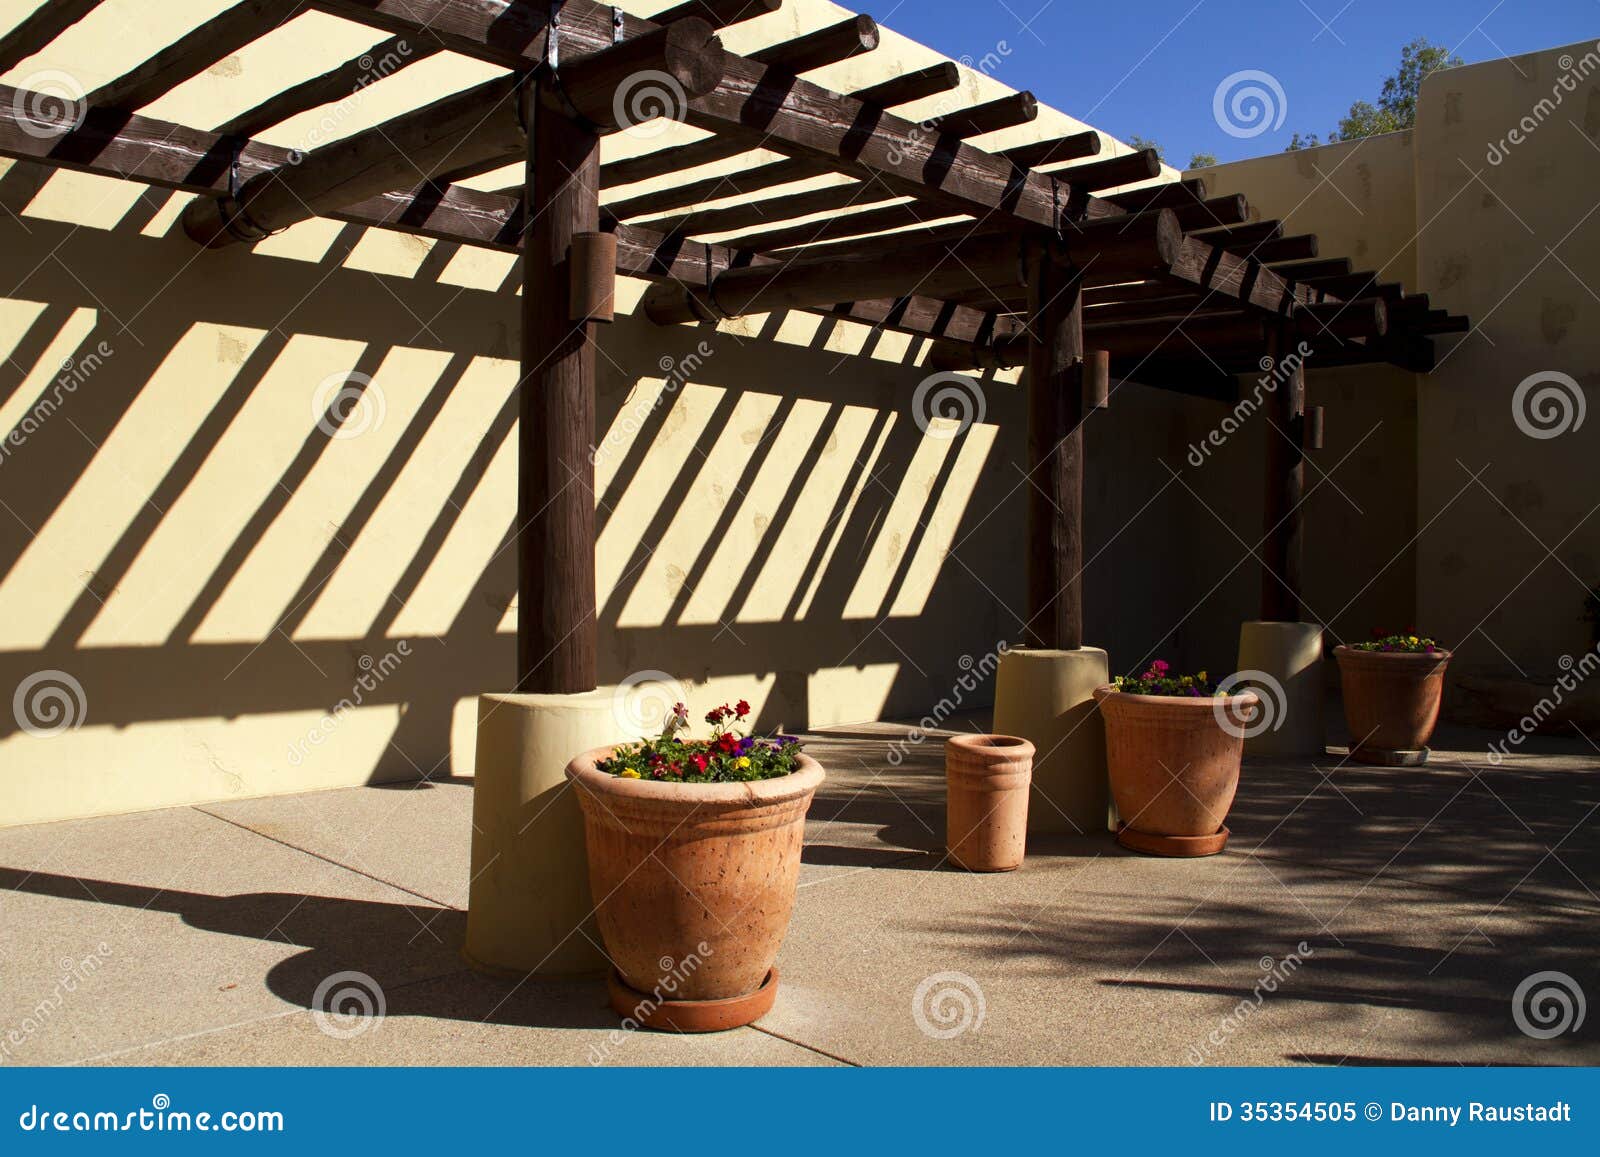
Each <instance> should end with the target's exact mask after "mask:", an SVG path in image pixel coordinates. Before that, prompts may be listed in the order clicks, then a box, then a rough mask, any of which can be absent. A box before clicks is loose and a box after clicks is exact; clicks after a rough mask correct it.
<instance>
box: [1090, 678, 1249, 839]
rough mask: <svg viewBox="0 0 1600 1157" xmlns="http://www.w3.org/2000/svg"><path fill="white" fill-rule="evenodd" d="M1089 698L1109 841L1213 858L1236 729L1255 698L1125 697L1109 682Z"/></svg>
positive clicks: (1240, 748) (1229, 801) (1235, 784)
mask: <svg viewBox="0 0 1600 1157" xmlns="http://www.w3.org/2000/svg"><path fill="white" fill-rule="evenodd" d="M1094 697H1095V699H1096V700H1097V701H1098V702H1099V704H1100V714H1101V715H1102V716H1103V717H1104V719H1105V728H1106V769H1107V771H1108V772H1109V773H1110V778H1111V796H1112V798H1113V799H1114V800H1115V801H1116V804H1117V812H1118V814H1119V815H1120V816H1121V819H1122V827H1121V829H1120V830H1119V831H1118V833H1117V842H1118V843H1119V844H1121V845H1122V846H1123V847H1126V848H1132V849H1134V850H1136V851H1141V852H1149V853H1151V854H1153V855H1160V856H1209V855H1214V854H1216V853H1217V852H1220V851H1221V850H1222V849H1223V848H1224V847H1225V846H1226V845H1227V842H1228V828H1227V825H1226V821H1227V818H1228V810H1229V809H1230V808H1231V807H1233V796H1234V793H1235V792H1236V791H1237V790H1238V788H1239V761H1240V758H1241V757H1242V756H1243V754H1244V730H1245V728H1246V727H1247V726H1248V725H1249V722H1250V719H1251V717H1252V715H1253V713H1254V712H1255V711H1256V710H1257V709H1258V708H1259V706H1260V702H1261V701H1260V698H1259V697H1258V696H1257V695H1256V694H1255V693H1254V692H1250V691H1246V692H1242V693H1240V694H1238V695H1230V696H1228V697H1227V698H1225V699H1221V700H1219V699H1216V698H1189V697H1185V696H1176V695H1130V694H1127V693H1126V692H1123V691H1118V690H1117V689H1116V688H1115V687H1113V686H1111V685H1109V684H1108V685H1106V686H1104V687H1100V688H1097V689H1096V690H1095V693H1094ZM1224 723H1226V724H1227V726H1224Z"/></svg>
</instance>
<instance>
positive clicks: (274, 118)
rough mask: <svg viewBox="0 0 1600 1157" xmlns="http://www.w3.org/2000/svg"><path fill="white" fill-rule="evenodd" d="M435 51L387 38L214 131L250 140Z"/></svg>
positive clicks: (408, 39)
mask: <svg viewBox="0 0 1600 1157" xmlns="http://www.w3.org/2000/svg"><path fill="white" fill-rule="evenodd" d="M439 51H440V49H439V46H438V45H437V44H433V43H431V42H424V41H422V40H420V39H419V38H418V37H416V36H414V35H409V34H408V35H403V36H395V37H391V38H390V39H388V40H385V41H383V42H382V43H381V44H375V45H373V46H372V47H371V48H369V49H367V51H365V52H363V53H362V54H361V55H360V56H357V57H353V58H352V59H350V60H347V61H345V62H344V63H343V64H341V65H339V66H338V67H337V68H332V69H329V70H328V71H327V72H325V73H323V74H322V75H321V76H314V77H312V78H311V79H310V80H306V81H301V82H300V83H299V84H296V85H292V86H291V87H289V88H286V89H284V90H283V91H282V92H279V93H276V94H274V95H273V96H270V97H268V98H267V99H266V100H264V101H262V102H261V103H260V104H258V105H256V106H255V107H254V108H252V109H249V110H248V111H246V112H242V113H240V114H239V115H238V116H236V117H234V118H233V119H232V120H230V121H227V122H226V123H224V124H222V125H219V126H218V128H217V131H218V132H219V133H222V134H223V135H225V136H238V137H253V136H255V135H256V134H257V133H260V132H262V131H263V130H265V129H270V128H271V127H273V126H274V125H279V124H282V123H283V122H284V121H286V120H289V119H290V118H291V117H297V116H299V115H300V114H301V113H304V112H310V111H311V110H312V109H314V108H321V107H322V106H323V105H325V104H333V103H335V102H336V101H341V100H345V99H346V98H348V97H350V96H352V95H354V94H355V93H357V92H360V91H361V90H362V89H363V88H365V87H366V86H367V85H369V84H371V83H373V82H374V81H377V80H381V79H383V78H384V77H387V76H392V75H394V74H395V73H396V72H399V71H400V70H401V69H402V68H408V67H410V66H411V65H413V64H417V63H419V62H420V61H424V60H427V59H428V58H429V57H430V56H433V55H435V54H436V53H438V52H439Z"/></svg>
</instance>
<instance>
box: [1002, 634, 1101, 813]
mask: <svg viewBox="0 0 1600 1157" xmlns="http://www.w3.org/2000/svg"><path fill="white" fill-rule="evenodd" d="M1109 670H1110V668H1109V664H1108V661H1107V658H1106V653H1105V652H1104V651H1102V650H1101V649H1100V648H1098V647H1081V648H1079V649H1078V650H1076V651H1047V650H1032V649H1027V648H1018V649H1016V650H1011V651H1007V652H1006V653H1005V654H1004V655H1002V656H1001V658H1000V667H999V670H998V671H997V672H996V673H995V691H994V729H995V732H996V733H997V734H1000V735H1017V736H1021V737H1022V738H1023V739H1026V740H1027V741H1028V742H1029V743H1032V744H1033V746H1034V749H1035V751H1036V753H1037V754H1036V755H1035V756H1034V762H1033V785H1032V787H1031V788H1030V789H1029V793H1028V831H1029V833H1038V834H1041V835H1043V834H1058V833H1066V834H1069V835H1080V834H1081V835H1089V834H1092V833H1096V832H1103V831H1105V830H1106V827H1107V809H1108V807H1109V805H1110V799H1111V793H1110V788H1109V786H1108V783H1107V780H1106V735H1105V726H1104V724H1102V723H1101V721H1100V717H1099V710H1098V708H1097V706H1096V704H1095V701H1094V689H1095V688H1096V687H1099V686H1100V685H1102V684H1104V683H1109V682H1110V681H1111V678H1110V674H1109Z"/></svg>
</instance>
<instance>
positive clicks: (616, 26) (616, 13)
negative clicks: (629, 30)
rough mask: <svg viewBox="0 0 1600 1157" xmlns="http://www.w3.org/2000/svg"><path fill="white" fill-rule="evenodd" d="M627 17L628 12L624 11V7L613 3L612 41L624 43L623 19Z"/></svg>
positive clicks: (613, 42)
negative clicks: (621, 7)
mask: <svg viewBox="0 0 1600 1157" xmlns="http://www.w3.org/2000/svg"><path fill="white" fill-rule="evenodd" d="M626 19H627V13H625V12H623V10H622V9H620V8H618V7H617V6H616V5H615V4H613V5H612V6H611V43H612V44H621V43H622V41H623V39H624V30H623V21H625V20H626Z"/></svg>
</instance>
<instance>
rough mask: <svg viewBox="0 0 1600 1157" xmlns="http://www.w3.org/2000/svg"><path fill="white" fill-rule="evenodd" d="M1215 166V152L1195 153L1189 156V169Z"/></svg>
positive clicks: (1212, 167)
mask: <svg viewBox="0 0 1600 1157" xmlns="http://www.w3.org/2000/svg"><path fill="white" fill-rule="evenodd" d="M1216 167H1217V155H1216V154H1215V153H1196V154H1194V156H1192V157H1190V158H1189V168H1191V169H1214V168H1216Z"/></svg>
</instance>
